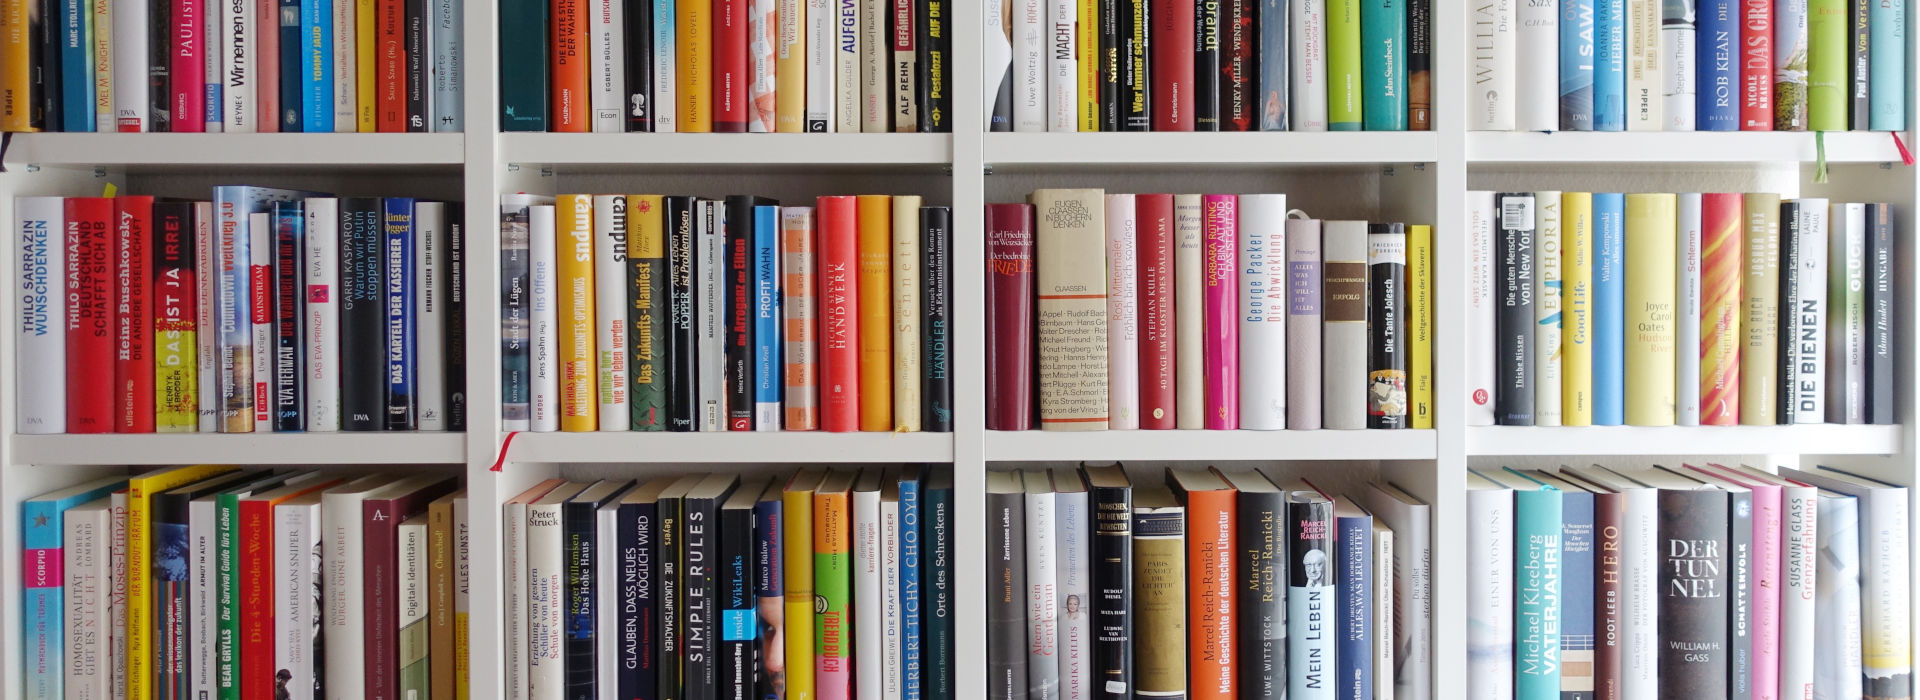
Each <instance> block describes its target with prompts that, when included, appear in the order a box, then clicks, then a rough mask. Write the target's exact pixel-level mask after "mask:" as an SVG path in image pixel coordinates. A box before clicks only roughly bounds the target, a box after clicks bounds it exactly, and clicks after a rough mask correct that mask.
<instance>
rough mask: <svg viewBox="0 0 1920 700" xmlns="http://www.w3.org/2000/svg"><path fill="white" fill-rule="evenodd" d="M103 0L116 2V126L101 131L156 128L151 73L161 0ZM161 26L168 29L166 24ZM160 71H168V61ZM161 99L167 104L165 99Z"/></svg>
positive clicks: (112, 79) (113, 82)
mask: <svg viewBox="0 0 1920 700" xmlns="http://www.w3.org/2000/svg"><path fill="white" fill-rule="evenodd" d="M103 1H105V2H112V3H113V9H112V18H113V19H112V21H113V31H112V33H111V36H112V40H113V48H112V50H111V58H112V71H111V73H110V76H111V77H110V82H111V85H112V87H111V92H112V94H113V103H112V104H113V114H114V126H115V128H114V129H101V131H120V132H123V133H127V132H147V131H152V130H153V113H152V107H153V103H152V101H151V99H152V96H153V95H152V87H153V83H152V81H150V80H149V79H148V78H149V75H148V74H149V71H150V70H151V68H150V66H151V63H152V58H153V55H152V43H153V39H154V37H153V31H152V19H153V11H152V7H153V5H154V3H156V2H158V1H159V0H103ZM160 26H161V27H163V28H164V27H165V26H166V23H164V22H162V23H161V25H160ZM160 70H161V71H162V72H164V71H165V70H166V67H165V65H164V64H163V65H162V66H161V67H160ZM161 101H162V104H164V103H165V98H164V97H162V98H161Z"/></svg>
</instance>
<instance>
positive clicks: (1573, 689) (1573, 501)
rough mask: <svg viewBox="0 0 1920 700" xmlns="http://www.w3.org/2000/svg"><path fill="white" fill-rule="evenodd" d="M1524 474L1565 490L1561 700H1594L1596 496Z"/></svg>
mask: <svg viewBox="0 0 1920 700" xmlns="http://www.w3.org/2000/svg"><path fill="white" fill-rule="evenodd" d="M1521 476H1525V477H1527V478H1528V479H1530V480H1532V481H1534V482H1536V483H1539V484H1540V485H1542V486H1551V487H1553V488H1556V489H1559V490H1560V700H1593V697H1594V693H1593V690H1594V688H1595V687H1597V686H1596V683H1595V679H1594V653H1595V643H1596V642H1598V641H1599V640H1598V639H1597V638H1596V636H1595V635H1596V634H1597V633H1598V632H1599V629H1598V628H1597V627H1596V623H1595V612H1594V602H1595V599H1594V590H1593V588H1594V583H1595V578H1594V574H1595V569H1594V565H1595V563H1596V562H1597V561H1598V560H1597V559H1596V557H1597V556H1598V555H1599V548H1598V547H1596V546H1595V540H1594V537H1595V534H1596V531H1595V529H1594V497H1593V492H1592V491H1588V490H1587V489H1585V488H1581V487H1579V486H1576V485H1574V484H1573V483H1572V482H1569V481H1566V480H1563V479H1560V478H1559V477H1557V476H1555V475H1553V474H1546V473H1543V472H1538V471H1527V472H1522V473H1521ZM1614 556H1615V555H1614V553H1612V552H1609V553H1608V554H1607V555H1606V557H1607V558H1608V559H1613V558H1614ZM1735 697H1739V696H1735Z"/></svg>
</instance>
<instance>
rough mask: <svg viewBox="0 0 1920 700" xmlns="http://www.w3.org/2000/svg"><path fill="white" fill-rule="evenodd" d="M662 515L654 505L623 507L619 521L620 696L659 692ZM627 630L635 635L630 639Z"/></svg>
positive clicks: (640, 695) (617, 517) (650, 695)
mask: <svg viewBox="0 0 1920 700" xmlns="http://www.w3.org/2000/svg"><path fill="white" fill-rule="evenodd" d="M658 519H659V512H658V510H657V506H656V505H655V504H654V503H653V502H641V503H622V504H620V510H619V514H618V516H616V520H617V521H618V523H619V531H618V532H619V536H618V542H617V543H616V546H618V547H619V554H620V559H619V561H620V563H621V568H620V573H619V578H618V579H617V580H618V581H619V585H620V610H619V619H618V622H619V624H620V630H622V632H621V634H620V643H619V650H620V653H619V655H618V656H617V657H616V658H614V659H612V660H611V661H612V662H613V663H615V664H617V665H618V671H617V673H618V687H617V689H616V690H617V692H618V693H619V696H618V697H623V698H645V697H653V696H654V693H655V692H656V691H657V690H658V689H659V683H660V680H659V673H660V670H659V669H660V666H659V665H660V663H661V660H660V658H659V644H660V639H659V636H658V635H659V630H660V602H659V593H658V590H659V585H660V584H661V583H662V582H661V581H660V579H659V578H658V576H659V575H660V569H659V564H658V563H657V562H656V560H655V557H657V556H658V555H659V552H657V551H656V548H657V546H658V542H659V539H660V535H659V532H658V529H657V528H658V527H659V522H658ZM627 630H631V631H632V636H631V637H629V636H627V634H628V632H627Z"/></svg>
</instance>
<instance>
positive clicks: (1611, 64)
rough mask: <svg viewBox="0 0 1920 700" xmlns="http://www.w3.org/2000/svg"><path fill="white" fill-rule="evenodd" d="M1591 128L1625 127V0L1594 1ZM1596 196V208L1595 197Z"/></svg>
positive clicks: (1622, 128)
mask: <svg viewBox="0 0 1920 700" xmlns="http://www.w3.org/2000/svg"><path fill="white" fill-rule="evenodd" d="M1593 55H1594V59H1593V130H1594V131H1621V130H1624V129H1626V128H1627V0H1593ZM1595 197H1596V208H1597V204H1598V202H1597V199H1598V195H1595Z"/></svg>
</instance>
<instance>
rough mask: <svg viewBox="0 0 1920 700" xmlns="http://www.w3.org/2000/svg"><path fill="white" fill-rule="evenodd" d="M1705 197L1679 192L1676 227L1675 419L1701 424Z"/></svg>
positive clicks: (1682, 422)
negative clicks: (1702, 224) (1702, 257)
mask: <svg viewBox="0 0 1920 700" xmlns="http://www.w3.org/2000/svg"><path fill="white" fill-rule="evenodd" d="M1702 200H1703V197H1702V196H1701V195H1700V193H1698V192H1684V193H1681V194H1680V195H1679V205H1678V211H1679V218H1678V219H1677V226H1676V227H1675V230H1676V232H1677V234H1678V239H1679V244H1678V245H1679V248H1678V249H1677V255H1676V256H1675V259H1674V261H1675V270H1676V272H1677V273H1678V276H1677V277H1676V278H1675V282H1674V285H1675V291H1674V322H1673V324H1672V327H1673V328H1674V337H1673V343H1674V345H1673V348H1674V350H1673V353H1674V358H1675V363H1674V387H1675V389H1674V391H1675V394H1674V422H1675V424H1677V425H1689V426H1691V425H1699V424H1700V364H1701V362H1700V359H1701V353H1700V349H1701V348H1703V347H1704V346H1702V345H1701V344H1700V330H1701V319H1702V317H1703V314H1702V313H1701V310H1702V308H1703V307H1702V306H1701V302H1702V297H1703V294H1702V290H1701V287H1700V283H1701V281H1702V280H1703V277H1704V276H1703V274H1702V273H1703V272H1704V270H1703V269H1702V267H1701V262H1702V259H1701V253H1702V252H1703V246H1704V245H1705V243H1706V239H1705V235H1706V233H1705V229H1702V228H1701V215H1700V207H1701V203H1702Z"/></svg>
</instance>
